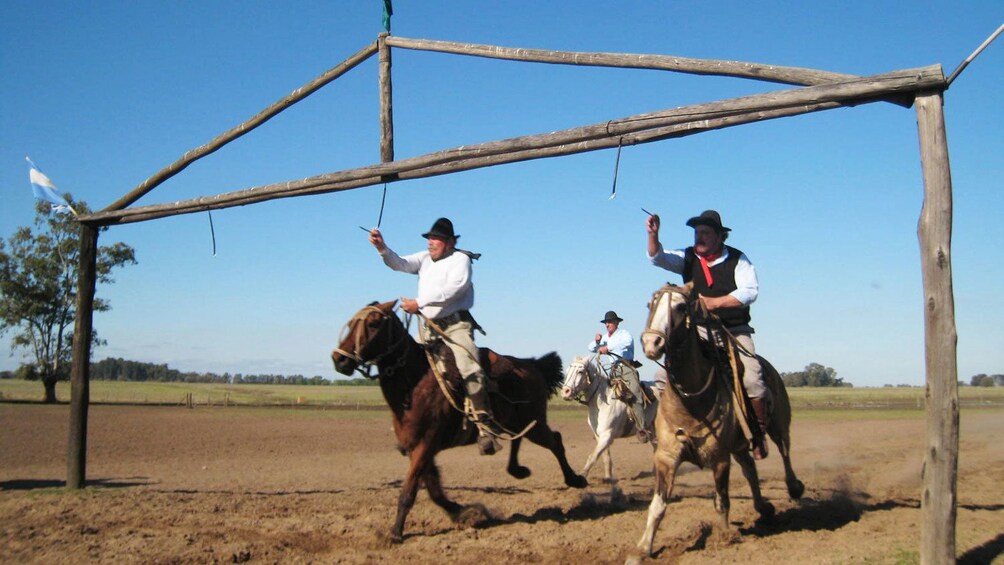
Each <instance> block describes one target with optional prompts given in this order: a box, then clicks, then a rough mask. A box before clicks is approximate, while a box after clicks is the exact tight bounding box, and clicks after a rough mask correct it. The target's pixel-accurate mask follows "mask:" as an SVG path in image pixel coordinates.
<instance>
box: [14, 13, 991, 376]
mask: <svg viewBox="0 0 1004 565" xmlns="http://www.w3.org/2000/svg"><path fill="white" fill-rule="evenodd" d="M381 5H382V4H381V2H379V1H377V0H372V1H365V2H364V1H357V2H290V3H275V2H264V1H253V2H244V1H242V2H236V1H232V2H230V1H211V2H154V1H150V0H140V1H134V2H121V1H118V2H103V3H80V2H60V1H50V2H42V3H36V2H26V1H22V0H13V1H8V2H4V3H3V6H2V7H0V16H2V17H0V77H2V79H0V202H2V205H0V236H2V237H4V238H6V237H9V236H10V235H11V234H12V233H13V231H14V230H15V228H16V227H18V226H23V225H29V224H31V222H32V219H33V200H32V194H31V189H30V186H29V183H28V168H27V166H26V163H25V162H24V157H25V155H30V156H31V157H32V159H33V160H34V161H35V163H37V164H38V166H39V167H40V168H41V169H42V170H43V171H44V172H45V173H46V174H47V175H48V176H49V177H50V178H51V179H52V180H53V182H55V184H56V185H57V187H58V188H59V189H60V190H62V191H66V192H69V193H71V194H72V195H73V196H74V198H76V199H82V200H86V201H87V202H88V203H89V204H90V205H91V207H92V208H95V209H100V208H103V207H105V206H107V205H108V204H110V203H111V202H113V201H114V200H116V199H118V198H119V197H120V196H122V195H123V194H125V193H127V192H128V191H130V190H132V188H134V187H135V186H136V185H138V184H140V183H141V182H142V181H143V180H145V179H146V178H147V177H149V176H151V175H152V174H153V173H155V172H157V171H158V170H160V169H161V168H162V167H164V166H166V165H168V164H170V163H171V162H173V161H174V160H176V159H177V158H179V157H180V156H181V155H182V154H183V153H184V152H186V151H188V150H190V149H193V148H195V147H197V146H200V145H202V144H204V143H206V142H207V141H209V140H210V139H212V138H213V137H215V136H216V135H218V134H220V133H221V132H223V131H225V130H228V129H230V128H231V127H233V126H235V125H237V124H238V123H240V122H242V121H244V120H246V119H247V118H249V117H251V116H252V115H254V114H256V113H258V112H259V111H261V110H262V109H263V108H265V107H267V106H268V105H270V104H272V103H273V102H275V101H276V100H278V99H280V98H282V97H283V96H285V95H287V94H288V93H289V92H291V91H293V90H294V89H296V88H298V87H300V86H301V85H303V84H305V83H306V82H308V81H309V80H311V79H313V78H314V77H316V76H318V75H320V74H321V73H323V72H324V71H326V70H327V69H329V68H331V67H334V66H336V65H337V64H339V63H341V62H342V61H343V60H344V59H346V58H347V57H349V56H350V55H352V54H353V53H355V52H356V51H358V50H359V49H361V48H362V47H363V46H365V45H367V44H368V43H370V42H372V41H373V40H374V39H375V38H376V36H377V34H378V33H379V32H380V31H382V27H381V21H380V20H381ZM1002 22H1004V7H1002V5H1001V3H1000V2H997V1H980V2H961V3H960V2H947V1H937V2H934V1H911V2H890V1H879V2H850V3H848V2H837V3H826V4H824V3H815V2H794V1H790V2H789V1H785V2H771V3H756V4H754V5H751V4H749V3H748V2H722V3H710V2H608V1H584V2H574V3H573V2H539V1H509V2H490V3H489V2H484V3H481V2H478V3H475V2H470V1H441V2H398V3H397V5H396V6H395V15H394V18H393V33H394V35H397V36H401V37H410V38H425V39H440V40H449V41H462V42H469V43H485V44H495V45H504V46H510V47H527V48H539V49H555V50H569V51H606V52H625V53H655V54H666V55H677V56H682V57H692V58H709V59H728V60H739V61H749V62H757V63H766V64H775V65H787V66H798V67H808V68H816V69H821V70H828V71H835V72H843V73H850V74H859V75H868V74H876V73H882V72H889V71H894V70H900V69H907V68H913V67H921V66H927V65H932V64H940V65H942V66H943V68H944V72H945V75H946V76H947V75H949V74H950V73H951V72H952V71H953V70H954V69H955V68H956V67H957V66H958V65H959V63H961V62H962V61H963V60H964V59H965V57H966V56H968V55H969V54H970V53H971V52H972V51H973V50H974V49H975V48H976V47H977V46H979V45H980V43H982V42H983V40H985V39H986V38H987V37H988V36H989V35H990V34H991V33H992V32H993V31H994V30H995V29H996V28H997V27H998V26H999V25H1000V24H1001V23H1002ZM1002 41H1004V40H998V41H997V42H995V43H994V44H992V45H991V46H990V47H989V48H988V49H987V50H986V51H985V52H984V53H983V54H982V55H981V56H980V57H979V58H977V59H976V61H975V62H974V63H972V64H971V65H970V66H969V67H968V68H967V69H966V70H965V71H964V72H963V73H962V74H961V75H960V76H959V78H958V79H957V80H956V81H955V82H954V83H953V84H952V86H951V88H950V89H949V90H948V91H947V92H946V93H945V116H946V123H947V133H948V142H949V153H950V159H951V165H952V178H953V185H954V219H955V224H954V231H953V241H952V266H953V271H954V290H955V308H956V316H957V322H956V323H957V327H958V335H959V341H958V353H959V355H958V357H959V362H958V367H959V377H960V378H961V379H963V380H966V381H968V380H969V378H970V377H971V376H972V375H974V374H976V373H1000V372H1004V352H1002V348H1001V343H1004V340H1002V332H1001V330H1000V324H999V323H998V320H997V318H998V317H999V316H1000V315H1001V314H1004V298H1002V293H1000V292H997V291H996V289H995V286H994V285H992V284H990V283H991V282H992V281H995V280H996V281H1000V280H1002V279H1004V267H1002V266H1001V264H1000V262H999V261H996V260H995V259H994V257H996V255H997V253H996V252H995V251H994V249H995V248H996V247H998V246H999V245H1000V244H1001V243H1002V242H1004V225H1002V223H1001V222H1000V216H1001V213H1002V212H1004V190H1002V188H1004V186H1002V185H1004V180H1002V179H1004V135H1001V131H1002V130H1004V95H1002V87H1004V82H1002V78H1004V43H1001V42H1002ZM393 79H394V118H395V144H396V147H395V151H396V156H397V157H398V158H406V157H411V156H416V155H421V154H424V153H428V152H432V151H436V150H439V149H444V148H449V147H455V146H459V145H464V144H472V143H480V142H486V141H493V140H497V139H503V138H508V137H514V136H519V135H526V134H533V133H544V132H549V131H554V130H559V129H565V128H569V127H575V126H579V125H586V124H592V123H598V122H602V121H606V120H609V119H614V118H619V117H623V116H628V115H632V114H636V113H641V112H648V111H655V110H660V109H666V108H672V107H676V106H681V105H686V104H694V103H699V102H708V101H714V100H722V99H727V98H732V97H737V96H743V95H747V94H753V93H759V92H767V91H771V90H781V89H784V88H788V87H786V86H783V85H776V84H770V83H759V82H754V81H748V80H741V79H730V78H723V77H698V76H690V75H681V74H674V73H666V72H659V71H642V70H621V69H601V68H589V67H581V68H580V67H564V66H554V65H534V64H527V63H514V62H507V61H495V60H487V59H478V58H470V57H460V56H454V55H444V54H433V53H423V52H417V51H404V50H395V52H394V61H393ZM377 95H378V94H377V61H376V58H375V57H374V58H371V59H370V60H368V61H367V62H365V63H363V64H362V65H360V66H359V67H357V68H356V69H354V70H352V71H351V72H350V73H348V74H347V75H345V76H343V77H341V78H340V79H338V80H337V81H335V82H334V83H332V84H329V85H328V86H326V87H325V88H323V89H322V90H321V91H319V92H317V93H315V94H314V95H312V96H311V97H309V98H307V99H306V100H304V101H303V102H301V103H299V104H297V105H296V106H294V107H293V108H291V109H289V110H287V111H285V112H284V113H282V114H280V115H279V116H277V117H275V118H273V119H272V120H271V121H270V122H268V123H267V124H265V125H264V126H262V127H260V128H258V129H257V130H255V131H253V132H252V133H250V134H249V135H247V136H245V137H243V138H241V139H239V140H238V141H236V142H233V143H231V144H230V145H228V146H226V147H225V148H223V149H222V150H220V151H218V152H216V153H215V154H213V155H211V156H209V157H207V158H205V159H203V160H201V161H198V162H197V163H195V164H194V165H192V166H190V167H189V168H188V169H187V170H185V171H183V172H182V173H181V174H179V175H178V176H176V177H174V178H173V179H171V180H169V181H168V182H166V183H165V184H163V185H161V186H160V187H159V188H157V189H156V190H155V191H154V192H153V193H151V194H149V195H148V196H146V197H144V198H143V199H142V200H140V202H139V204H153V203H160V202H170V201H175V200H181V199H187V198H192V197H196V196H202V195H213V194H218V193H222V192H228V191H232V190H238V189H242V188H247V187H251V186H257V185H262V184H268V183H273V182H279V181H284V180H294V179H300V178H303V177H307V176H312V175H316V174H321V173H326V172H333V171H339V170H343V169H349V168H354V167H359V166H365V165H369V164H373V163H377V162H379V160H380V154H379V121H378V120H379V113H378V102H377ZM615 158H616V152H615V151H614V150H607V151H599V152H593V153H588V154H582V155H577V156H570V157H562V158H556V159H545V160H537V161H530V162H525V163H517V164H512V165H504V166H500V167H494V168H490V169H482V170H477V171H471V172H466V173H460V174H455V175H449V176H441V177H433V178H429V179H421V180H414V181H406V182H399V183H394V184H391V185H390V186H389V188H388V194H387V203H386V210H385V212H384V216H383V222H382V226H381V229H382V231H383V232H384V235H385V237H386V239H387V242H388V243H389V244H390V246H391V247H392V248H394V249H395V250H397V251H399V252H401V253H410V252H413V251H417V250H419V249H421V248H422V247H423V245H424V240H423V239H422V238H421V237H420V235H419V234H421V233H422V232H424V231H426V230H427V229H428V228H429V227H430V226H431V225H432V222H433V221H434V220H435V219H436V218H437V217H439V216H448V217H450V218H452V219H453V221H454V223H455V225H456V228H457V232H458V233H460V234H462V239H461V244H462V246H464V247H466V248H469V249H472V250H475V251H479V252H481V253H483V255H484V257H483V258H482V260H481V261H479V262H478V263H476V265H475V274H474V276H475V286H476V289H477V290H476V292H477V302H476V305H475V309H474V314H475V316H476V317H477V318H478V320H479V321H480V322H481V323H482V325H483V326H484V327H485V328H486V329H487V331H488V336H487V337H481V336H479V342H480V343H481V344H483V345H487V346H489V347H492V348H494V349H496V350H497V351H500V352H502V353H508V354H514V355H519V356H537V355H541V354H544V353H546V352H548V351H551V350H557V351H558V352H559V353H560V354H561V355H562V357H563V358H564V359H565V360H566V362H567V361H569V360H570V359H571V357H572V356H574V355H578V354H582V353H584V351H585V346H586V343H587V341H588V340H589V339H590V338H591V336H593V335H594V334H595V333H596V332H597V331H600V330H601V329H602V325H601V324H600V323H599V320H600V319H601V318H602V317H603V314H604V312H605V311H606V310H610V309H613V310H616V311H617V312H618V313H619V314H620V315H621V317H622V318H624V319H625V322H624V325H623V327H625V328H627V329H629V330H630V331H631V332H632V333H634V335H635V336H636V338H637V336H638V335H639V334H640V331H641V329H642V326H643V324H644V321H645V315H646V309H645V303H646V301H647V299H648V297H649V295H650V293H651V292H652V291H653V290H655V289H656V288H657V287H658V286H660V285H661V284H662V283H663V282H665V281H667V280H672V281H674V282H677V281H678V280H679V278H678V277H677V276H676V275H673V274H671V273H669V272H666V271H661V270H659V269H656V268H654V267H652V266H651V265H650V264H649V263H648V261H647V259H646V256H645V229H644V220H645V215H644V214H643V213H642V211H641V208H642V207H644V208H646V209H648V210H651V211H653V212H657V213H659V214H660V215H661V216H662V218H663V225H664V227H663V233H662V239H663V241H664V242H665V243H666V244H667V246H680V247H682V246H685V245H687V244H689V243H690V241H691V238H692V230H691V229H690V228H687V227H686V226H685V225H684V222H685V221H686V219H687V218H688V217H690V216H692V215H696V214H697V213H699V212H701V211H702V210H704V209H707V208H716V209H718V210H719V211H720V212H721V214H722V216H723V219H724V222H725V223H726V225H728V226H730V227H731V228H733V232H732V234H733V235H732V237H731V239H730V240H729V242H730V243H731V244H732V245H734V246H736V247H738V248H740V249H742V250H744V251H745V252H746V253H747V254H748V255H749V256H750V258H751V259H752V261H753V262H754V264H755V265H756V267H757V271H758V274H759V278H760V286H761V292H760V298H759V299H758V300H757V302H756V303H755V304H754V306H753V320H754V326H755V327H756V329H757V334H756V336H757V348H758V351H759V352H760V353H761V354H762V355H764V356H765V357H767V358H768V359H770V360H771V361H772V362H773V363H774V364H775V365H776V366H777V367H778V369H779V370H781V371H795V370H800V369H802V368H803V367H804V366H805V365H807V364H809V363H813V362H815V363H821V364H823V365H826V366H829V367H833V368H834V369H836V371H837V376H838V377H841V378H843V379H844V380H845V381H848V382H851V383H853V384H854V385H855V386H882V385H884V384H914V385H920V384H923V382H924V343H923V335H924V334H923V294H922V283H921V273H920V252H919V244H918V240H917V234H916V227H917V221H918V219H919V214H920V208H921V205H922V202H923V184H922V179H921V170H920V156H919V151H918V140H917V128H916V113H915V111H914V110H913V109H912V108H911V109H906V108H902V107H899V106H894V105H891V104H885V103H879V104H869V105H865V106H859V107H856V108H843V109H838V110H830V111H827V112H823V113H817V114H812V115H805V116H799V117H795V118H786V119H783V120H775V121H770V122H765V123H760V124H754V125H746V126H739V127H734V128H729V129H726V130H721V131H717V132H713V133H708V134H702V135H698V136H692V137H689V138H685V139H680V140H670V141H663V142H659V143H654V144H648V145H642V146H634V147H627V148H625V149H624V150H623V153H622V155H621V160H620V168H619V177H618V183H617V192H618V196H617V198H616V199H614V200H608V199H607V196H608V195H609V193H610V188H611V181H612V179H613V168H614V161H615ZM380 197H381V188H380V187H368V188H363V189H357V190H352V191H347V192H342V193H334V194H327V195H320V196H310V197H304V198H295V199H283V200H277V201H272V202H267V203H263V204H256V205H252V206H245V207H239V208H231V209H227V210H220V211H217V212H215V213H214V214H213V220H214V224H215V231H216V244H217V250H218V251H217V255H216V256H213V254H212V240H211V238H210V231H209V222H208V218H207V215H206V214H204V213H202V214H191V215H184V216H178V217H174V218H167V219H159V220H154V221H150V222H142V223H136V224H129V225H124V226H116V227H112V228H110V229H109V230H107V231H105V232H103V233H102V235H101V240H100V242H101V243H102V244H110V243H113V242H116V241H123V242H125V243H128V244H129V245H131V246H133V247H134V248H135V249H136V256H137V259H138V261H139V264H138V265H136V266H133V267H128V268H126V269H123V270H120V271H118V273H117V276H116V277H115V278H116V283H115V284H113V285H110V286H104V287H100V288H99V289H98V293H99V295H100V296H102V297H104V298H106V299H108V300H109V301H110V302H111V304H112V308H113V309H112V310H111V311H109V312H105V313H99V314H97V315H96V316H95V326H96V328H97V330H98V332H99V334H100V336H101V337H102V338H104V339H106V340H107V342H108V343H107V345H106V346H104V347H101V348H98V349H97V350H96V351H95V352H94V359H95V360H98V359H102V358H104V357H124V358H127V359H134V360H139V361H148V362H155V363H167V364H169V365H170V366H171V367H173V368H177V369H181V370H197V371H213V372H217V373H223V372H231V373H238V372H240V373H245V374H248V373H283V374H290V375H291V374H303V375H306V376H313V375H322V376H324V377H328V378H333V377H334V376H335V373H334V371H333V370H332V368H331V363H330V359H329V353H330V351H331V349H332V348H333V347H334V346H335V344H336V340H337V338H338V335H339V332H340V331H341V329H342V326H343V324H344V323H345V322H346V321H347V320H348V318H349V317H350V316H351V315H352V314H353V313H354V312H355V311H356V310H358V309H359V308H360V307H362V306H363V305H364V304H366V303H367V302H370V301H372V300H381V301H383V300H389V299H392V298H396V297H399V296H413V295H414V293H415V287H416V280H415V279H414V278H413V277H410V276H408V275H404V274H401V273H395V272H392V271H390V270H388V269H387V268H386V267H384V265H383V264H382V262H381V261H380V260H379V259H378V256H377V255H376V253H375V251H374V250H373V249H372V247H371V246H370V245H369V244H368V243H367V241H366V236H365V234H364V233H363V232H362V231H360V230H359V227H358V226H360V225H362V226H366V227H370V226H373V225H375V224H376V220H377V215H378V213H379V208H380ZM0 348H2V354H0V369H12V368H14V367H16V366H17V365H18V364H19V363H20V362H21V354H19V353H18V354H15V355H14V356H8V353H7V352H8V349H9V347H8V342H7V341H2V342H0ZM653 369H654V366H653V365H652V364H651V363H646V366H645V368H644V369H643V376H645V377H648V376H649V375H650V374H651V372H652V371H653Z"/></svg>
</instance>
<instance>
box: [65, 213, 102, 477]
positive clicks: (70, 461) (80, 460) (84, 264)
mask: <svg viewBox="0 0 1004 565" xmlns="http://www.w3.org/2000/svg"><path fill="white" fill-rule="evenodd" d="M97 259H98V228H96V227H94V226H91V225H88V224H80V264H79V267H78V270H77V318H76V321H75V322H74V324H75V325H74V327H73V361H72V363H71V365H70V438H69V443H68V453H67V457H66V486H67V487H69V488H72V489H80V488H84V483H85V481H86V479H87V409H88V407H89V405H90V380H91V375H90V370H91V368H90V365H91V363H90V361H91V339H92V335H93V329H94V289H95V286H96V285H97Z"/></svg>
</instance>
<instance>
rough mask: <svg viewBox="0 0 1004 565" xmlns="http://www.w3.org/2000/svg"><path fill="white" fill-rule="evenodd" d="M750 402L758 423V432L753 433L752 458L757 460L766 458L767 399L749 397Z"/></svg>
mask: <svg viewBox="0 0 1004 565" xmlns="http://www.w3.org/2000/svg"><path fill="white" fill-rule="evenodd" d="M750 403H751V404H752V405H753V412H754V413H755V414H756V419H757V423H758V424H760V433H759V434H756V433H754V434H753V436H754V438H753V459H756V460H758V461H759V460H760V459H766V458H767V399H765V398H751V399H750Z"/></svg>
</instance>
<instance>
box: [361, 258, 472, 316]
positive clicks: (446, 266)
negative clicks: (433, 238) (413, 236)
mask: <svg viewBox="0 0 1004 565" xmlns="http://www.w3.org/2000/svg"><path fill="white" fill-rule="evenodd" d="M380 257H381V258H383V262H384V264H386V265H387V266H388V267H390V268H391V269H394V270H395V271H401V272H404V273H411V274H413V275H418V296H416V297H415V300H416V301H417V302H418V308H419V310H420V311H421V312H422V314H423V315H424V316H425V317H426V318H429V319H431V320H435V319H437V318H444V317H446V316H449V315H451V314H454V313H456V312H458V311H460V310H470V309H471V308H472V307H473V306H474V284H473V283H472V282H471V258H470V257H468V256H467V255H466V254H464V253H460V252H459V251H453V252H452V253H450V254H449V255H447V256H446V257H443V258H441V259H440V260H439V261H433V260H432V257H431V256H430V255H429V252H428V251H419V252H418V253H413V254H411V255H405V256H404V257H401V256H399V255H398V254H397V253H395V252H394V251H393V250H391V248H389V247H385V248H384V250H383V251H382V252H380Z"/></svg>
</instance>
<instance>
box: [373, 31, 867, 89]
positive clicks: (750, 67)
mask: <svg viewBox="0 0 1004 565" xmlns="http://www.w3.org/2000/svg"><path fill="white" fill-rule="evenodd" d="M386 41H387V45H390V46H391V47H400V48H402V49H414V50H419V51H435V52H439V53H453V54H456V55H470V56H472V57H487V58H491V59H506V60H510V61H526V62H533V63H551V64H557V65H583V66H592V67H620V68H632V69H653V70H663V71H675V72H680V73H690V74H697V75H714V76H728V77H738V78H750V79H757V80H764V81H768V82H778V83H783V84H797V85H803V86H813V85H819V84H826V83H830V82H842V81H845V80H849V79H853V78H857V76H856V75H848V74H842V73H831V72H827V71H818V70H815V69H803V68H799V67H781V66H777V65H764V64H761V63H746V62H743V61H723V60H717V59H690V58H687V57H674V56H672V55H643V54H630V53H596V52H581V51H548V50H544V49H523V48H519V47H499V46H497V45H482V44H477V43H460V42H455V41H438V40H432V39H408V38H405V37H396V36H393V35H392V36H389V37H387V39H386Z"/></svg>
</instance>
